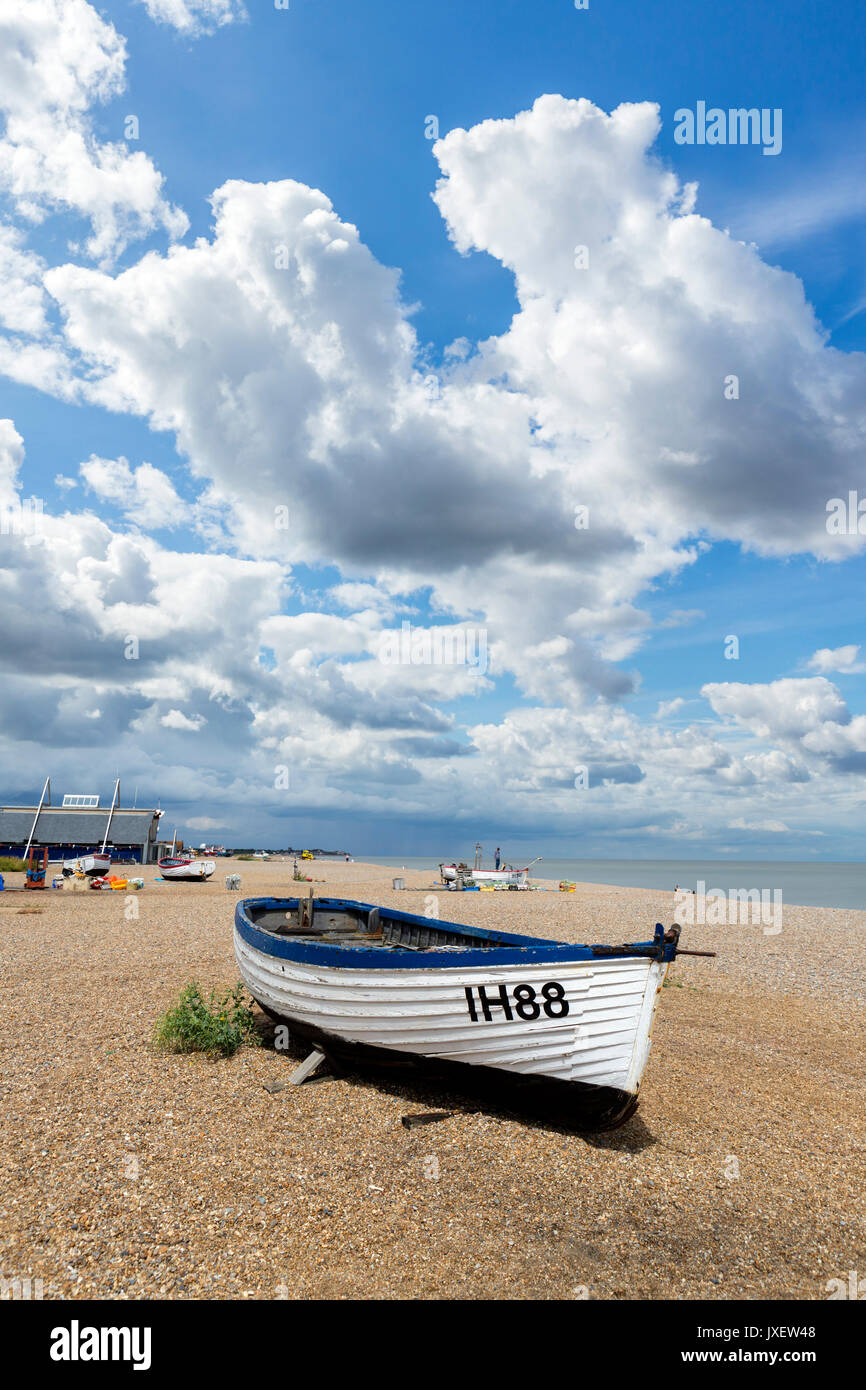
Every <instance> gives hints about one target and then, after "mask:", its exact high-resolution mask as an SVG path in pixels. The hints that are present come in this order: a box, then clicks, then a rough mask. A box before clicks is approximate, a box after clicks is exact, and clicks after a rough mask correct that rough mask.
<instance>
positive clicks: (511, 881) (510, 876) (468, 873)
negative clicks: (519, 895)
mask: <svg viewBox="0 0 866 1390" xmlns="http://www.w3.org/2000/svg"><path fill="white" fill-rule="evenodd" d="M539 862H540V861H539V860H538V859H533V861H532V864H538V863H539ZM532 864H527V865H526V867H525V868H523V869H513V868H510V867H508V868H502V869H470V868H467V866H466V865H465V864H463V865H462V866H461V865H460V864H440V865H439V872H440V873H441V875H442V880H443V882H444V883H456V882H457V876H458V874H462V875H463V878H464V879H471V880H472V882H473V883H478V884H482V883H484V884H494V885H495V884H497V883H501V884H505V886H506V887H514V888H528V887H529V870H530V869H531V868H532Z"/></svg>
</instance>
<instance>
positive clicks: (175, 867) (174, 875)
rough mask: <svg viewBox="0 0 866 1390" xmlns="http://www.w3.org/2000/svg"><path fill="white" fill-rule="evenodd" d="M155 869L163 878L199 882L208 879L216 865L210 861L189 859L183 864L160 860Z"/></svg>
mask: <svg viewBox="0 0 866 1390" xmlns="http://www.w3.org/2000/svg"><path fill="white" fill-rule="evenodd" d="M157 867H158V868H159V871H160V873H161V874H162V877H163V878H171V879H187V880H189V881H190V882H199V881H200V880H202V879H206V878H210V876H211V874H212V873H213V871H214V869H215V868H216V865H215V864H214V862H213V860H212V859H191V860H189V861H188V862H183V863H167V862H166V861H165V860H160V861H159V864H158V866H157Z"/></svg>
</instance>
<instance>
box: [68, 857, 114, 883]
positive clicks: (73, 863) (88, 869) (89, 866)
mask: <svg viewBox="0 0 866 1390" xmlns="http://www.w3.org/2000/svg"><path fill="white" fill-rule="evenodd" d="M110 873H111V855H110V854H108V853H107V852H106V853H103V852H101V851H100V850H94V851H93V853H92V854H80V855H79V856H78V857H77V859H64V860H63V877H64V878H69V877H70V875H71V874H85V875H86V877H87V878H102V877H104V875H105V874H110Z"/></svg>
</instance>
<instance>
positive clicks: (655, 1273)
mask: <svg viewBox="0 0 866 1390" xmlns="http://www.w3.org/2000/svg"><path fill="white" fill-rule="evenodd" d="M231 870H235V871H237V872H239V873H240V874H241V875H242V877H243V888H242V894H243V895H246V896H253V895H258V894H262V893H268V892H272V891H273V892H289V891H290V878H291V865H290V864H275V863H271V864H267V865H264V864H258V863H257V864H251V863H233V862H232V861H223V862H221V863H220V864H219V867H218V874H217V876H216V878H215V880H214V881H213V882H211V883H210V884H206V885H200V884H174V885H169V884H163V883H155V882H154V881H153V880H154V878H155V876H156V872H157V871H156V870H155V869H145V870H144V871H143V873H144V877H145V878H146V879H147V885H146V887H145V889H144V890H143V891H142V892H141V894H139V895H138V897H137V899H136V902H137V906H138V909H139V917H138V920H137V921H128V920H126V919H125V917H124V904H125V901H126V899H125V896H124V895H123V894H108V893H99V894H97V893H84V894H69V893H65V892H64V893H60V892H45V893H42V894H31V893H28V894H24V893H7V894H0V970H2V998H3V1013H2V1030H0V1049H2V1050H0V1118H2V1136H0V1266H2V1273H3V1275H4V1276H5V1277H6V1278H7V1279H8V1278H11V1277H16V1276H17V1277H20V1278H26V1277H28V1276H29V1277H31V1278H39V1279H41V1280H42V1281H43V1287H44V1294H45V1297H66V1298H68V1297H93V1296H95V1297H100V1298H118V1297H120V1298H153V1297H170V1298H202V1297H204V1298H269V1299H270V1298H373V1297H388V1298H472V1299H476V1298H574V1297H582V1296H588V1297H590V1298H664V1297H674V1298H677V1297H681V1298H709V1299H715V1298H721V1299H724V1298H732V1297H740V1298H743V1297H745V1298H752V1297H770V1298H785V1297H795V1298H803V1299H816V1298H817V1299H822V1298H826V1296H827V1294H826V1287H825V1286H826V1283H827V1280H828V1279H831V1278H837V1277H842V1278H846V1277H847V1271H848V1270H850V1269H858V1270H860V1271H861V1273H862V1271H863V1270H864V1269H866V1239H864V1219H863V1184H862V1153H863V1141H864V1113H863V1089H862V1083H863V1057H864V1041H866V1029H864V1017H863V979H864V956H866V950H864V943H866V913H864V912H859V913H858V912H846V911H831V910H821V909H815V908H790V907H788V906H787V905H786V907H785V915H784V924H783V930H782V932H781V933H779V934H777V935H764V934H763V933H762V931H761V929H760V928H753V927H746V926H737V927H723V928H718V927H707V926H703V927H701V926H695V927H687V928H686V931H685V933H684V942H683V944H686V945H691V946H693V947H695V948H697V949H715V950H717V951H718V952H719V955H718V958H717V959H716V960H714V961H712V960H703V959H680V960H679V961H678V962H677V964H676V966H675V967H674V968H673V971H672V973H671V983H670V985H669V987H667V988H665V990H664V992H663V995H662V998H661V1003H660V1009H659V1015H658V1018H657V1023H656V1029H655V1034H654V1038H655V1041H654V1049H653V1054H652V1057H651V1059H650V1063H649V1067H648V1070H647V1074H646V1077H645V1080H644V1086H643V1089H642V1093H641V1105H640V1108H639V1110H638V1112H637V1114H636V1115H635V1116H634V1117H633V1119H632V1120H630V1121H629V1122H628V1124H627V1125H626V1126H625V1127H624V1128H623V1129H621V1130H619V1131H616V1132H614V1133H612V1134H608V1135H602V1136H595V1137H593V1136H589V1137H587V1136H579V1135H575V1134H572V1133H569V1132H567V1131H566V1130H565V1129H562V1128H558V1127H557V1126H556V1125H554V1124H552V1123H549V1122H539V1121H529V1120H527V1119H525V1118H521V1117H519V1116H515V1115H513V1114H510V1113H508V1112H507V1111H504V1110H498V1111H497V1110H495V1109H483V1108H479V1100H478V1098H477V1097H476V1098H474V1099H472V1098H466V1097H464V1096H460V1095H456V1094H453V1093H450V1092H448V1091H445V1090H443V1089H441V1088H437V1086H436V1085H435V1084H431V1083H428V1084H426V1085H425V1084H423V1083H417V1082H416V1083H413V1084H412V1085H411V1086H410V1085H409V1084H408V1083H407V1082H406V1081H405V1080H403V1079H394V1080H392V1079H390V1078H387V1077H386V1078H384V1079H383V1078H382V1076H381V1075H371V1074H367V1075H343V1076H340V1077H334V1076H331V1075H324V1076H322V1077H321V1078H320V1079H315V1080H313V1081H311V1082H308V1083H307V1084H306V1085H304V1086H302V1087H288V1088H287V1089H284V1090H279V1091H276V1092H275V1093H273V1094H271V1093H269V1091H267V1090H266V1089H265V1084H266V1083H267V1084H269V1085H270V1084H271V1083H273V1082H275V1081H280V1080H285V1079H286V1077H287V1075H288V1072H289V1070H290V1069H291V1068H292V1066H293V1065H294V1061H295V1056H300V1055H302V1054H301V1053H300V1052H298V1053H297V1054H294V1055H290V1056H288V1057H287V1056H286V1055H285V1054H281V1053H277V1052H275V1051H273V1050H272V1049H271V1048H269V1047H263V1048H261V1049H250V1048H247V1049H244V1050H243V1051H241V1052H239V1053H238V1054H237V1055H236V1056H235V1057H234V1058H232V1059H230V1060H228V1061H217V1062H211V1061H207V1060H205V1059H203V1058H200V1057H194V1058H186V1057H176V1056H161V1055H158V1054H154V1053H153V1052H152V1051H151V1050H150V1048H149V1038H150V1034H151V1030H152V1027H153V1024H154V1021H155V1020H156V1018H157V1017H158V1015H159V1014H160V1013H161V1012H162V1011H163V1010H164V1009H165V1008H166V1007H168V1006H169V1005H170V1004H171V1003H172V1002H173V1001H174V999H175V997H176V995H177V993H178V991H179V990H180V988H181V987H182V986H183V985H184V984H185V983H186V982H187V981H188V980H189V979H192V978H196V979H198V980H199V981H200V982H201V983H202V984H203V985H205V986H207V987H210V986H213V985H216V986H219V987H220V988H226V987H228V986H230V985H233V984H234V983H235V982H236V980H237V969H236V966H235V962H234V957H233V952H232V936H231V923H232V912H233V903H234V896H235V895H230V894H228V893H227V892H226V890H225V887H224V874H225V872H228V871H231ZM311 872H312V874H313V876H314V877H315V878H316V879H318V880H319V882H318V883H317V885H316V890H317V892H319V893H324V894H327V893H333V894H339V895H342V896H347V897H358V898H360V899H361V900H363V901H369V902H379V903H386V904H387V903H393V904H395V905H397V904H399V906H401V907H403V908H408V909H409V910H414V911H418V912H424V910H425V896H426V894H427V893H428V892H429V893H434V894H436V896H438V898H439V903H438V905H437V907H436V909H435V910H437V911H440V912H441V915H442V916H444V917H447V918H452V919H453V920H455V921H465V922H471V923H482V922H483V923H490V924H493V923H494V922H495V923H497V924H499V925H500V926H502V927H504V928H506V929H513V930H519V931H524V932H527V933H531V934H538V935H540V936H546V935H547V936H554V937H558V938H560V939H564V940H575V941H579V940H593V939H595V940H600V941H617V940H639V939H645V938H647V937H648V936H650V935H651V934H652V926H653V923H654V922H655V921H662V922H664V923H665V924H666V925H668V924H669V923H670V922H671V921H672V920H673V894H660V893H657V892H651V891H645V890H641V889H631V888H612V887H611V888H607V887H600V886H598V885H584V886H583V887H582V888H581V889H580V890H579V891H578V892H577V893H574V894H559V893H558V892H556V891H547V892H537V893H495V894H494V893H465V894H456V893H448V892H445V891H443V890H441V889H439V890H436V889H434V888H433V887H432V875H428V874H425V873H416V872H412V871H400V870H390V869H388V870H385V869H382V868H379V867H376V866H371V865H359V864H345V863H343V862H333V863H332V862H325V863H317V864H315V865H314V866H313V868H312V870H311ZM395 872H397V873H401V874H402V877H403V878H404V879H405V880H406V883H407V889H408V891H406V892H403V893H399V894H397V893H394V892H393V891H392V889H391V878H392V874H393V873H395ZM6 881H7V885H10V886H15V884H16V883H20V881H21V876H20V875H7V877H6ZM34 908H38V909H40V910H39V911H34V910H33V909H34ZM22 909H30V910H29V911H22ZM427 1109H451V1110H455V1111H456V1113H455V1115H454V1116H453V1118H451V1119H448V1120H446V1121H443V1122H442V1123H439V1124H435V1125H430V1126H424V1127H420V1128H417V1129H411V1130H407V1129H405V1128H403V1127H402V1125H401V1123H400V1117H401V1116H402V1115H404V1114H407V1113H412V1112H413V1111H421V1110H427Z"/></svg>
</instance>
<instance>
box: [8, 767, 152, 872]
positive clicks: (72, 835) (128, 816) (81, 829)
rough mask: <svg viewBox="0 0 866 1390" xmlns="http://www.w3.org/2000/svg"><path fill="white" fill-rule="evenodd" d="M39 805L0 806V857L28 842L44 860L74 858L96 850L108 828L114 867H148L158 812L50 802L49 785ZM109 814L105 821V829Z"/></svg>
mask: <svg viewBox="0 0 866 1390" xmlns="http://www.w3.org/2000/svg"><path fill="white" fill-rule="evenodd" d="M46 790H47V792H48V795H47V799H44V800H43V802H42V805H41V806H39V805H34V806H0V855H6V854H8V855H15V856H21V855H22V854H23V853H24V850H25V848H26V846H27V842H28V840H30V842H31V844H32V845H33V846H35V847H37V848H41V849H47V850H48V857H49V859H74V858H77V857H78V856H79V855H82V854H90V853H92V852H93V851H94V850H97V849H99V848H100V847H101V845H102V841H103V838H104V837H105V831H106V827H108V832H109V833H108V843H107V846H106V848H107V849H109V850H110V851H111V857H112V859H116V860H117V861H118V863H124V862H125V863H132V864H152V863H153V862H154V861H155V859H156V857H157V855H156V846H157V841H158V838H159V822H160V817H161V816H162V811H159V810H152V809H145V808H141V809H140V808H139V807H137V806H120V805H117V806H115V807H114V810H113V812H112V810H111V803H110V801H109V803H108V805H104V806H96V807H94V806H92V805H83V806H78V805H69V804H66V805H63V806H52V805H51V804H50V800H51V796H50V785H49V784H48V783H46ZM64 801H65V802H66V803H69V802H75V801H78V802H92V801H93V797H84V796H81V797H72V796H67V797H64ZM109 816H110V817H111V823H110V826H109Z"/></svg>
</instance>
